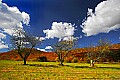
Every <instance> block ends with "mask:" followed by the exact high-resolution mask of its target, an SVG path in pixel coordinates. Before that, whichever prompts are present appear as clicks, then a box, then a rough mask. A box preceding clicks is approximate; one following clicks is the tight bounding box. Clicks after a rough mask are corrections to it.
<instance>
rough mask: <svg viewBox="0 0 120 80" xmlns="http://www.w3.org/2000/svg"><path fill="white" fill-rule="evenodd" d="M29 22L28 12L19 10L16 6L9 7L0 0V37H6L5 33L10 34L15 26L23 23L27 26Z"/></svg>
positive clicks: (20, 25)
mask: <svg viewBox="0 0 120 80" xmlns="http://www.w3.org/2000/svg"><path fill="white" fill-rule="evenodd" d="M29 22H30V16H29V14H27V13H25V12H21V11H20V10H19V9H18V8H17V7H9V6H8V5H7V4H6V3H2V0H0V39H1V38H2V39H3V38H6V34H8V35H12V33H13V29H15V28H18V27H20V28H23V24H25V25H27V26H28V25H29ZM1 45H2V44H1V43H0V46H1ZM3 47H4V46H3Z"/></svg>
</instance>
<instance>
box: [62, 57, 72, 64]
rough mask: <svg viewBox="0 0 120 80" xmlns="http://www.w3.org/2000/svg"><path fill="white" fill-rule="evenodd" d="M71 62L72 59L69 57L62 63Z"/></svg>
mask: <svg viewBox="0 0 120 80" xmlns="http://www.w3.org/2000/svg"><path fill="white" fill-rule="evenodd" d="M71 60H72V57H70V58H68V57H66V58H65V60H64V62H66V63H71Z"/></svg>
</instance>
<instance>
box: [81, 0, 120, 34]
mask: <svg viewBox="0 0 120 80" xmlns="http://www.w3.org/2000/svg"><path fill="white" fill-rule="evenodd" d="M81 27H82V28H83V30H82V32H83V33H85V34H86V35H87V36H91V35H96V34H99V33H108V32H109V31H111V30H116V29H118V28H120V0H106V1H103V2H101V3H99V4H98V5H97V7H96V8H95V12H93V10H92V9H88V15H87V18H86V20H85V21H84V22H83V23H82V25H81Z"/></svg>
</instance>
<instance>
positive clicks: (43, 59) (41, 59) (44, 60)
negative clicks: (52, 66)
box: [37, 56, 47, 62]
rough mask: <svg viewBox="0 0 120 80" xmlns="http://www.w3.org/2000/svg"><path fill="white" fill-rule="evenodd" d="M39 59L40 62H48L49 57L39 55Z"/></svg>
mask: <svg viewBox="0 0 120 80" xmlns="http://www.w3.org/2000/svg"><path fill="white" fill-rule="evenodd" d="M37 61H40V62H47V58H46V57H45V56H42V57H38V58H37Z"/></svg>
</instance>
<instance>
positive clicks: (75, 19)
mask: <svg viewBox="0 0 120 80" xmlns="http://www.w3.org/2000/svg"><path fill="white" fill-rule="evenodd" d="M103 1H105V0H3V1H2V2H3V3H6V4H7V5H8V6H10V7H12V6H16V7H17V8H18V9H19V10H20V11H21V12H22V11H24V12H26V13H28V14H29V15H30V23H29V25H30V26H26V25H23V26H24V29H25V30H26V31H28V32H30V33H32V34H33V35H35V36H42V37H45V36H46V35H45V33H43V30H46V29H51V26H52V23H53V22H68V23H72V24H75V26H77V28H76V30H75V34H74V36H75V37H80V36H82V38H80V39H79V40H78V47H86V46H88V45H89V44H96V42H97V41H98V40H99V39H101V38H102V39H104V38H106V39H108V40H110V41H111V42H112V43H120V39H119V37H120V29H119V28H118V29H115V30H110V31H109V33H105V32H103V33H102V32H98V33H97V34H95V35H94V33H93V35H90V36H84V35H85V33H83V32H82V30H83V28H81V27H80V25H82V21H83V20H84V19H85V17H87V12H88V8H90V9H93V12H95V7H96V6H97V5H98V4H99V3H101V2H103ZM106 14H107V13H106ZM119 20H120V19H119ZM113 21H114V19H113ZM106 24H107V23H106ZM100 29H101V28H100ZM86 33H87V32H86ZM8 39H9V38H8ZM8 39H7V41H9V40H8ZM57 41H58V39H57V38H54V39H46V40H45V41H44V42H43V44H41V45H40V46H37V47H36V48H38V47H39V48H41V49H44V48H45V47H46V46H49V45H52V44H54V43H55V42H57ZM0 51H7V49H4V50H3V49H1V50H0Z"/></svg>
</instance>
